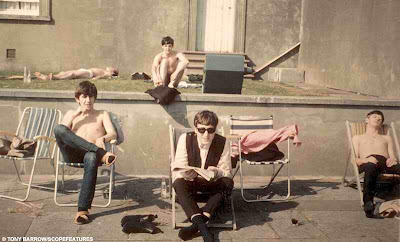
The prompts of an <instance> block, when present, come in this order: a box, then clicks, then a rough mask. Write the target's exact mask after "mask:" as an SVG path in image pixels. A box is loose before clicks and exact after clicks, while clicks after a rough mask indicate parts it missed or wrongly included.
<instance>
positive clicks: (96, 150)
mask: <svg viewBox="0 0 400 242" xmlns="http://www.w3.org/2000/svg"><path fill="white" fill-rule="evenodd" d="M96 98H97V89H96V86H95V85H94V84H92V83H91V82H89V81H83V82H81V83H79V86H78V87H77V89H76V91H75V100H76V102H77V103H78V105H79V107H78V108H77V109H76V110H69V111H68V112H67V113H66V114H65V116H64V118H63V120H62V122H61V124H59V125H57V126H56V127H55V128H54V135H55V138H56V140H57V145H58V147H59V148H60V151H61V154H62V156H63V158H64V161H65V162H69V163H80V162H82V163H84V164H85V167H84V174H83V182H82V186H81V190H80V193H79V200H78V213H77V214H76V217H75V223H76V224H84V223H87V222H88V221H89V211H88V210H89V209H90V208H91V204H92V201H93V197H94V192H95V188H96V180H97V168H98V166H101V165H102V164H103V163H104V164H106V165H108V166H109V165H111V164H112V163H113V162H114V161H115V159H116V157H115V155H114V154H112V153H110V152H107V151H106V150H105V142H109V141H110V140H112V139H115V138H117V133H116V131H115V129H114V126H113V124H112V122H111V119H110V115H109V114H108V112H106V111H104V110H96V109H94V107H93V106H94V103H95V101H96Z"/></svg>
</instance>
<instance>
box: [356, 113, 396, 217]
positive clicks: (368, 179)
mask: <svg viewBox="0 0 400 242" xmlns="http://www.w3.org/2000/svg"><path fill="white" fill-rule="evenodd" d="M384 119H385V118H384V116H383V113H382V112H381V111H377V110H376V111H372V112H370V113H368V114H367V118H366V119H365V122H366V123H367V126H366V128H367V129H366V132H365V134H363V135H356V136H354V137H353V147H354V151H355V154H356V163H357V165H358V167H359V170H360V172H365V175H364V187H363V202H364V212H365V215H366V216H367V217H368V218H374V215H373V212H374V209H375V205H374V203H373V200H374V196H375V193H376V181H377V179H378V175H379V174H380V173H390V174H400V164H398V163H397V160H396V158H395V153H394V149H393V142H392V139H391V137H390V136H388V135H381V134H379V130H381V129H382V123H383V121H384Z"/></svg>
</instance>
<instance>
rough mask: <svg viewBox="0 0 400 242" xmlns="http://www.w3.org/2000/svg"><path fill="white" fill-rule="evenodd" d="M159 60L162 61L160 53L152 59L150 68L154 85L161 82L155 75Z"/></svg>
mask: <svg viewBox="0 0 400 242" xmlns="http://www.w3.org/2000/svg"><path fill="white" fill-rule="evenodd" d="M161 59H162V53H159V54H158V55H156V57H154V60H153V65H152V66H151V78H152V79H153V81H154V84H157V83H159V82H161V80H160V78H159V76H158V74H157V68H158V66H159V65H160V62H161Z"/></svg>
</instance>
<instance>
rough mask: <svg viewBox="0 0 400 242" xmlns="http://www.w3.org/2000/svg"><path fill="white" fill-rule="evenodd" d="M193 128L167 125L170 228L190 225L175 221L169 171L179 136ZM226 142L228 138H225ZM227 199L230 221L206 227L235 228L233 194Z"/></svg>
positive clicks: (173, 193) (220, 130)
mask: <svg viewBox="0 0 400 242" xmlns="http://www.w3.org/2000/svg"><path fill="white" fill-rule="evenodd" d="M193 130H194V129H193V128H175V127H173V126H172V125H170V126H169V138H170V148H171V154H170V156H169V158H170V169H169V192H170V194H172V197H171V204H172V218H171V220H172V229H176V228H177V227H188V226H190V225H191V223H189V222H179V223H178V222H177V221H176V206H177V203H176V193H175V191H174V189H173V188H172V172H171V162H172V161H173V160H175V151H176V147H177V145H178V140H179V137H180V136H181V135H182V134H184V133H187V132H191V131H193ZM218 133H219V134H221V135H223V128H221V129H219V130H218ZM227 142H228V140H227ZM227 200H229V204H230V207H231V212H232V221H229V222H228V223H208V224H207V226H208V227H215V228H231V229H233V230H236V229H237V225H236V217H235V208H234V203H233V195H232V194H231V195H230V196H228V198H227Z"/></svg>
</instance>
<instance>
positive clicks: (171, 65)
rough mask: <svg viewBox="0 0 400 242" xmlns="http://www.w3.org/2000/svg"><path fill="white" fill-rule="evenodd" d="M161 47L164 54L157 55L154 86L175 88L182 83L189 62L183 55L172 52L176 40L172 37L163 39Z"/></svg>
mask: <svg viewBox="0 0 400 242" xmlns="http://www.w3.org/2000/svg"><path fill="white" fill-rule="evenodd" d="M161 46H162V48H163V52H161V53H159V54H158V55H156V57H155V58H154V61H153V66H152V68H151V74H152V78H153V82H154V86H165V87H166V86H168V87H170V88H175V87H177V86H178V83H179V82H180V81H181V79H182V76H183V72H184V71H185V68H186V67H187V66H188V64H189V61H188V59H186V57H185V55H184V54H183V53H180V52H176V51H173V50H172V48H173V47H174V40H173V39H172V38H171V37H169V36H167V37H164V38H162V40H161Z"/></svg>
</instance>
